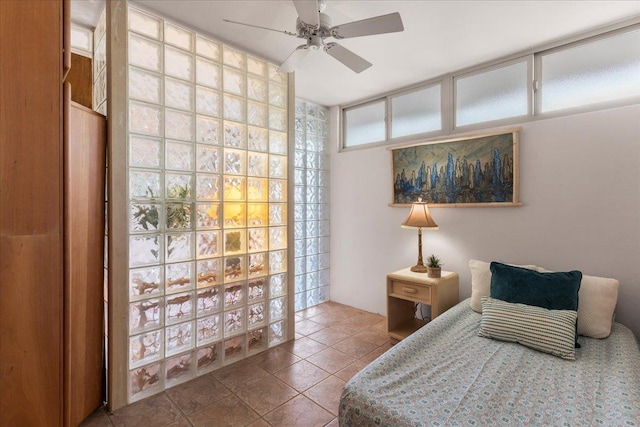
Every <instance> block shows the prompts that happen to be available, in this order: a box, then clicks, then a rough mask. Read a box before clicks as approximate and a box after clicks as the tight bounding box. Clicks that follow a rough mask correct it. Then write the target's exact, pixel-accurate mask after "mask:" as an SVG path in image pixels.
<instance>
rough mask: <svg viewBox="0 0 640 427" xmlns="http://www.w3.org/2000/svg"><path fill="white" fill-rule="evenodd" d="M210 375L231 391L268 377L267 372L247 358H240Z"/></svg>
mask: <svg viewBox="0 0 640 427" xmlns="http://www.w3.org/2000/svg"><path fill="white" fill-rule="evenodd" d="M211 375H213V377H214V378H215V379H217V380H218V381H220V382H221V383H222V384H224V385H225V386H226V387H228V388H229V389H230V390H231V391H236V390H239V389H241V388H244V387H246V386H248V385H249V384H251V383H254V382H256V381H259V380H261V379H262V378H265V377H268V376H269V373H268V372H267V371H265V370H264V369H262V368H261V367H259V366H257V365H254V364H253V363H251V362H250V361H249V360H242V361H240V362H237V363H234V364H233V365H229V366H226V367H224V368H222V369H218V370H217V371H214V372H213V373H212V374H211Z"/></svg>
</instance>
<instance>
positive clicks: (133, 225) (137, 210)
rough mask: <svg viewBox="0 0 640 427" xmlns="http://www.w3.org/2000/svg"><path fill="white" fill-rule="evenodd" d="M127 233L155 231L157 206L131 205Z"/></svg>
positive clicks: (148, 204) (152, 204) (145, 204)
mask: <svg viewBox="0 0 640 427" xmlns="http://www.w3.org/2000/svg"><path fill="white" fill-rule="evenodd" d="M130 206H131V209H130V213H131V216H130V218H129V231H130V232H132V233H135V232H140V231H156V230H157V229H158V205H156V204H155V203H131V205H130Z"/></svg>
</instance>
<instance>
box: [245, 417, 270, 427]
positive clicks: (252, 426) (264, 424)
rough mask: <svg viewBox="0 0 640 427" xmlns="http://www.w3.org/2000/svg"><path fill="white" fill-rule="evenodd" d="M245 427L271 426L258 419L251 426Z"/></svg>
mask: <svg viewBox="0 0 640 427" xmlns="http://www.w3.org/2000/svg"><path fill="white" fill-rule="evenodd" d="M247 427H271V424H269V423H268V422H266V421H265V420H263V419H262V418H260V419H259V420H255V421H254V422H252V423H251V424H249V425H247Z"/></svg>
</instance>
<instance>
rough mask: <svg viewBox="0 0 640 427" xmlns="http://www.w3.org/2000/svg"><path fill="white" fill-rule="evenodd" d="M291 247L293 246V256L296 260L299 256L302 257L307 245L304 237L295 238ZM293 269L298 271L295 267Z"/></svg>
mask: <svg viewBox="0 0 640 427" xmlns="http://www.w3.org/2000/svg"><path fill="white" fill-rule="evenodd" d="M293 248H294V249H293V250H294V252H293V254H294V255H293V256H294V257H296V261H297V260H298V258H299V257H303V256H305V255H306V253H307V245H306V242H305V241H304V239H300V240H296V241H295V243H294V244H293ZM296 266H297V264H296ZM295 271H298V269H297V268H296V269H295Z"/></svg>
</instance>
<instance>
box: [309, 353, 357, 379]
mask: <svg viewBox="0 0 640 427" xmlns="http://www.w3.org/2000/svg"><path fill="white" fill-rule="evenodd" d="M307 360H308V361H309V362H311V363H313V364H314V365H316V366H318V367H320V368H322V369H324V370H325V371H327V372H329V373H331V374H333V373H335V372H338V371H339V370H340V369H342V368H344V367H346V366H348V365H350V364H352V363H353V362H355V360H356V359H355V358H353V357H351V356H349V355H348V354H344V353H343V352H341V351H338V350H335V349H333V348H328V349H326V350H322V351H321V352H319V353H316V354H314V355H313V356H311V357H308V358H307Z"/></svg>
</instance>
